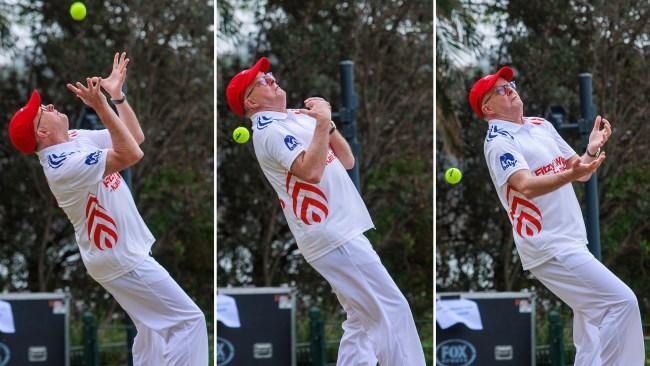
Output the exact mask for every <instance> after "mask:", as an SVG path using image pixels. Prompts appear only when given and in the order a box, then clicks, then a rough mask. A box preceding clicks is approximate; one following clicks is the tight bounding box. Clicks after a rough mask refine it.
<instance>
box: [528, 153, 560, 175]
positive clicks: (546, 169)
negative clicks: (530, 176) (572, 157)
mask: <svg viewBox="0 0 650 366" xmlns="http://www.w3.org/2000/svg"><path fill="white" fill-rule="evenodd" d="M566 163H567V160H566V159H565V158H564V157H563V156H558V157H557V158H555V159H553V161H551V162H550V163H548V164H546V165H542V166H540V167H539V168H537V169H535V175H547V174H548V173H553V174H557V173H560V172H563V171H565V170H567V164H566Z"/></svg>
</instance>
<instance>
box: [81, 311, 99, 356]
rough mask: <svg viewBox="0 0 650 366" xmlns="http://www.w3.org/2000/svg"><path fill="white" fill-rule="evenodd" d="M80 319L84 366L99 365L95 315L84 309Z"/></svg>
mask: <svg viewBox="0 0 650 366" xmlns="http://www.w3.org/2000/svg"><path fill="white" fill-rule="evenodd" d="M82 321H83V326H84V362H85V365H86V366H97V365H99V346H98V344H97V324H96V323H95V316H93V313H91V312H90V311H86V312H85V313H84V315H83V317H82Z"/></svg>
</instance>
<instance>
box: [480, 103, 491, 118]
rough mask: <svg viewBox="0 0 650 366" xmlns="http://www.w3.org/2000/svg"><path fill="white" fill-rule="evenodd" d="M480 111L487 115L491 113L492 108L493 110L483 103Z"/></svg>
mask: <svg viewBox="0 0 650 366" xmlns="http://www.w3.org/2000/svg"><path fill="white" fill-rule="evenodd" d="M481 112H483V115H484V116H487V115H488V114H491V113H493V112H494V110H493V109H492V107H490V106H489V105H488V104H484V105H483V106H482V107H481Z"/></svg>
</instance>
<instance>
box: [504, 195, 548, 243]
mask: <svg viewBox="0 0 650 366" xmlns="http://www.w3.org/2000/svg"><path fill="white" fill-rule="evenodd" d="M506 201H508V206H510V221H511V222H512V226H514V228H515V230H516V231H517V234H519V236H521V237H522V238H523V237H524V236H527V237H533V236H535V234H539V233H541V232H542V212H541V211H540V210H539V208H537V206H535V204H534V203H532V202H531V201H529V200H527V199H526V196H524V195H523V194H521V193H520V192H518V191H516V190H515V189H514V188H512V187H511V186H508V188H507V189H506Z"/></svg>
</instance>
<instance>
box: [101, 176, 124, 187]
mask: <svg viewBox="0 0 650 366" xmlns="http://www.w3.org/2000/svg"><path fill="white" fill-rule="evenodd" d="M102 183H103V184H104V187H106V188H108V189H110V190H111V191H115V190H116V189H117V188H118V187H119V186H120V183H122V176H121V175H120V173H118V172H115V173H113V174H109V175H107V176H105V177H104V180H103V182H102Z"/></svg>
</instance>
